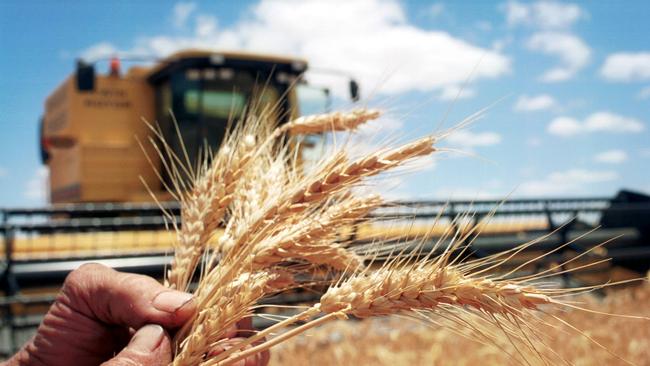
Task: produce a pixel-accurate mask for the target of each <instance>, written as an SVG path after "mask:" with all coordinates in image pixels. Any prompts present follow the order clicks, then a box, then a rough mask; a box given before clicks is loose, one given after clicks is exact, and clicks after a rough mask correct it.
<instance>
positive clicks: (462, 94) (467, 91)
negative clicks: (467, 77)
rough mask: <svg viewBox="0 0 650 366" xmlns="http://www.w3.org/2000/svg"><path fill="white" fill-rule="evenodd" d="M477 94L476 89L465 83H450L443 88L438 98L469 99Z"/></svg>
mask: <svg viewBox="0 0 650 366" xmlns="http://www.w3.org/2000/svg"><path fill="white" fill-rule="evenodd" d="M475 95H476V90H474V89H472V88H470V87H468V86H467V85H465V86H464V87H460V86H458V85H449V86H445V87H443V88H442V91H441V92H440V95H439V96H438V99H440V100H445V101H448V100H456V99H468V98H471V97H473V96H475Z"/></svg>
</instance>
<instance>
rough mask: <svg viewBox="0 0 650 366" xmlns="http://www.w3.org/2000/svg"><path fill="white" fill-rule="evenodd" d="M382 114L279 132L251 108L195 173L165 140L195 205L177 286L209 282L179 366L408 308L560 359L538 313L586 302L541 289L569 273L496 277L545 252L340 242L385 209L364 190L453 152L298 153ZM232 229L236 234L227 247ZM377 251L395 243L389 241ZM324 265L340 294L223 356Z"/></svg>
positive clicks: (524, 351) (228, 360)
mask: <svg viewBox="0 0 650 366" xmlns="http://www.w3.org/2000/svg"><path fill="white" fill-rule="evenodd" d="M379 114H380V113H379V112H378V111H376V110H370V109H357V110H354V111H351V112H348V113H341V112H337V113H331V114H324V115H317V116H309V117H303V118H299V119H296V120H294V121H291V122H289V123H286V124H283V125H281V126H278V127H276V126H273V124H272V123H271V121H272V120H274V118H275V116H276V114H274V113H271V111H269V110H268V109H266V110H262V111H261V112H260V113H258V114H253V113H248V114H246V116H245V117H244V118H243V119H242V120H241V121H238V123H236V124H235V125H234V127H233V128H231V129H230V130H229V134H228V135H227V137H226V138H225V139H224V142H223V143H222V145H221V147H220V148H219V150H218V151H215V152H211V153H206V154H204V157H205V158H204V159H202V160H201V162H200V163H199V164H198V166H195V167H191V166H190V164H189V159H187V158H186V157H182V156H180V157H179V156H175V155H173V153H171V149H170V148H169V147H168V145H167V144H165V143H164V141H163V142H162V144H161V143H158V145H157V146H159V147H158V149H159V152H160V154H161V155H163V156H164V157H166V163H165V165H164V166H165V168H166V169H167V171H168V172H167V173H168V174H169V175H170V176H172V177H174V178H175V179H174V181H175V182H174V186H172V187H169V189H171V190H172V191H173V192H174V194H175V195H176V198H177V199H179V200H180V201H181V203H182V211H181V217H182V225H179V224H177V223H176V222H174V227H175V228H176V230H177V241H176V247H175V252H174V258H173V262H172V265H171V268H170V269H169V271H168V273H167V278H166V283H167V285H168V286H170V287H172V288H176V289H180V290H185V291H189V290H190V282H191V281H192V279H193V278H196V277H198V283H197V286H196V288H195V289H194V290H193V293H194V295H195V300H196V302H197V309H198V311H197V313H196V314H194V316H193V318H192V320H191V321H190V322H188V323H187V324H186V325H185V326H184V327H183V328H182V329H180V331H179V332H178V333H177V334H176V336H175V342H176V354H175V358H174V361H173V364H174V365H178V366H182V365H204V366H207V365H229V364H232V363H234V362H237V361H238V360H241V359H243V358H245V357H247V356H250V355H253V354H255V353H258V352H261V351H263V350H266V349H268V348H269V347H272V346H273V345H275V344H278V343H280V342H283V341H285V340H287V339H289V338H291V337H293V336H295V335H297V334H300V333H303V332H305V331H306V330H308V329H310V328H312V327H315V326H317V325H319V324H322V323H324V322H327V321H329V320H332V319H336V318H346V317H348V316H355V317H361V318H363V317H371V316H381V315H387V314H396V313H400V314H404V315H407V316H409V317H411V318H418V319H420V320H422V321H425V322H427V323H430V324H439V325H442V326H446V327H450V328H451V329H457V330H458V332H459V333H461V334H471V335H472V336H473V337H475V338H476V339H479V340H481V341H483V342H485V343H491V344H495V345H497V346H498V345H499V342H498V340H499V339H503V338H504V336H505V338H506V339H508V341H509V342H511V343H512V344H517V347H516V349H517V350H518V351H517V354H515V355H513V357H515V358H517V357H519V359H520V360H530V358H531V357H538V358H539V359H540V360H543V361H546V360H547V359H548V357H547V356H546V355H547V352H544V353H542V352H539V348H540V347H544V344H545V343H544V339H543V337H542V336H540V335H539V334H538V332H537V331H536V325H535V323H536V322H538V321H539V319H540V318H539V317H538V316H537V313H540V312H546V311H548V309H552V308H557V307H565V306H575V305H572V304H570V303H568V302H564V301H562V298H563V296H565V295H566V294H567V293H570V292H571V291H572V290H564V289H557V288H553V287H551V286H548V284H537V281H539V280H540V279H543V278H545V277H548V276H551V275H554V274H555V272H557V268H560V267H559V266H558V267H556V268H552V269H549V270H548V271H546V272H543V273H540V274H537V275H535V276H527V277H519V278H516V277H513V275H514V274H515V273H516V270H515V271H511V273H501V274H498V275H497V274H496V273H495V271H493V270H494V269H495V268H496V267H498V266H499V265H500V264H503V263H505V262H507V261H508V260H509V259H511V258H512V257H513V256H515V255H516V254H517V253H518V252H519V251H521V250H523V249H524V248H525V247H526V246H530V245H534V243H528V244H526V245H525V246H522V247H519V248H515V249H512V250H510V251H508V252H505V253H501V254H498V255H495V256H492V257H488V258H484V259H482V260H474V261H460V259H461V258H463V252H464V249H463V247H462V246H461V245H460V244H457V243H466V242H468V240H469V239H471V237H472V236H473V235H476V234H477V232H475V231H476V229H474V230H466V231H458V230H457V231H451V230H449V231H448V232H447V233H446V236H445V237H444V238H441V239H440V240H439V241H438V244H437V245H436V247H435V248H434V249H433V250H430V251H428V252H426V253H423V252H422V251H423V250H422V247H419V249H416V250H417V251H418V253H417V254H419V255H417V256H415V255H413V252H410V253H408V254H409V255H406V254H407V253H405V252H404V251H403V250H400V249H399V248H400V247H399V246H392V247H391V249H377V250H369V249H368V248H367V247H366V248H365V249H356V250H355V249H354V248H350V247H348V246H346V243H345V241H342V240H341V239H340V235H339V234H340V230H341V229H342V228H344V227H347V226H350V225H352V224H354V223H355V222H357V221H359V220H362V219H363V218H364V217H365V216H366V215H367V214H368V213H369V212H370V211H372V210H373V209H376V208H378V207H380V206H381V205H382V204H383V201H382V199H381V198H380V197H379V196H376V195H370V196H357V194H356V193H355V192H357V191H355V187H358V186H360V185H362V184H365V182H366V180H367V179H368V178H369V177H372V176H376V175H378V174H380V173H383V172H385V171H387V170H390V169H393V168H396V167H399V166H402V165H404V164H406V163H408V162H410V161H412V160H414V159H417V158H419V157H423V156H427V155H430V154H434V153H436V152H437V151H440V150H439V149H438V148H436V147H435V146H434V145H435V144H436V143H437V142H438V140H439V139H440V138H441V136H443V135H442V134H441V135H439V136H426V137H423V138H420V139H417V140H415V141H412V142H410V143H407V144H404V145H402V146H397V147H392V148H383V149H379V150H377V151H375V152H372V153H370V154H367V155H365V156H362V157H360V158H357V159H352V160H351V159H350V158H348V156H349V154H347V153H346V150H345V147H342V148H340V149H339V150H337V151H335V152H334V153H332V154H328V156H327V157H326V158H324V159H322V160H321V161H320V162H318V163H317V164H316V165H315V166H314V167H312V168H311V169H309V170H307V169H304V168H303V167H302V166H301V163H300V158H299V157H298V155H299V154H297V153H296V151H299V150H300V147H299V145H300V138H299V135H301V134H305V133H309V134H313V133H325V132H328V131H350V132H353V130H354V129H356V128H357V127H358V126H359V125H361V124H363V123H366V122H368V121H371V120H373V119H375V118H377V117H378V116H379ZM188 177H189V178H190V179H187V178H188ZM188 182H189V183H188ZM219 227H224V229H223V233H221V235H220V236H219V237H218V238H215V236H216V233H217V232H218V228H219ZM477 227H479V226H477ZM443 243H451V244H443ZM374 247H375V248H382V247H381V243H375V244H374ZM380 257H382V258H383V259H385V260H384V261H383V262H382V263H383V264H382V265H379V266H377V265H370V264H371V263H372V262H373V260H375V259H377V258H380ZM323 268H327V269H328V271H327V275H326V276H323V277H322V279H321V280H320V281H319V283H320V284H322V283H323V282H327V283H329V285H330V287H329V289H328V290H327V291H326V292H325V293H324V295H323V296H322V297H321V299H320V301H319V302H318V303H316V304H314V305H312V306H308V307H305V308H304V309H303V310H302V311H301V312H300V313H299V314H297V315H295V316H292V317H289V318H287V319H284V320H282V321H279V322H278V323H276V324H275V325H273V326H271V327H270V328H267V329H265V330H264V331H260V332H258V333H256V334H254V335H253V336H251V337H249V338H247V339H246V340H242V341H241V342H239V343H235V344H232V343H231V344H229V347H230V348H229V349H228V350H226V351H224V352H221V353H218V354H215V353H214V352H212V350H214V349H216V348H218V347H219V346H220V345H221V344H222V343H223V342H224V341H225V340H224V336H225V335H226V332H227V331H228V330H229V329H232V327H234V326H235V325H236V324H237V323H238V322H240V321H241V320H242V319H245V318H248V317H251V316H253V314H254V311H255V309H256V308H258V307H259V306H260V305H259V304H260V303H263V299H264V298H265V297H268V296H270V295H273V294H277V293H279V292H282V291H285V290H289V289H293V288H295V287H298V286H304V284H303V283H299V282H298V281H297V280H296V278H297V276H298V275H304V274H306V273H307V274H309V273H314V272H315V271H319V270H322V269H323ZM580 290H585V289H580ZM558 319H560V318H559V317H558ZM646 320H647V319H646ZM296 324H300V325H298V326H296ZM281 331H283V332H281ZM276 334H279V335H276ZM273 335H276V336H275V337H271V336H273ZM265 337H267V338H268V340H265ZM526 362H528V361H526Z"/></svg>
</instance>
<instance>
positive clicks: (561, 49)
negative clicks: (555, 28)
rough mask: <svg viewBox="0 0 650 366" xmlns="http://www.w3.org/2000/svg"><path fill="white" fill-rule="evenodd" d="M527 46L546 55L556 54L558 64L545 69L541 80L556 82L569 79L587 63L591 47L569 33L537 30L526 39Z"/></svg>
mask: <svg viewBox="0 0 650 366" xmlns="http://www.w3.org/2000/svg"><path fill="white" fill-rule="evenodd" d="M527 46H528V48H530V49H531V50H533V51H537V52H541V53H543V54H546V55H550V56H556V57H558V58H559V59H560V64H559V65H558V66H556V67H554V68H552V69H550V70H547V71H546V72H545V73H544V74H543V75H542V76H541V80H542V81H545V82H558V81H565V80H568V79H571V78H572V77H573V76H574V75H575V74H576V73H577V72H578V71H580V70H581V69H582V68H584V67H585V66H586V65H587V63H589V58H590V57H591V49H590V48H589V46H587V44H585V42H584V41H583V40H582V39H580V38H578V37H576V36H575V35H573V34H570V33H562V32H538V33H535V34H533V35H532V36H531V37H530V39H529V40H528V44H527Z"/></svg>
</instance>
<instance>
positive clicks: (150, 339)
mask: <svg viewBox="0 0 650 366" xmlns="http://www.w3.org/2000/svg"><path fill="white" fill-rule="evenodd" d="M171 361H172V348H171V342H170V339H169V335H168V334H167V332H165V330H164V329H163V328H162V327H161V326H160V325H154V324H150V325H145V326H144V327H142V328H140V329H139V330H138V331H137V332H136V333H135V334H134V335H133V338H131V341H130V342H129V344H128V345H127V346H126V347H125V348H124V349H123V350H122V352H120V353H118V354H117V356H115V357H114V358H112V359H110V360H108V361H106V362H104V363H103V364H102V366H167V365H168V364H169V363H170V362H171Z"/></svg>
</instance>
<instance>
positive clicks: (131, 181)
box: [42, 70, 159, 203]
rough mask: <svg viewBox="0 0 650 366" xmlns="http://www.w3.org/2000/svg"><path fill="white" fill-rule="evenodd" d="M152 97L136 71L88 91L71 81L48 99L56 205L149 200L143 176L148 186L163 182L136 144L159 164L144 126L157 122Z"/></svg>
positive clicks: (45, 139) (104, 79) (46, 130)
mask: <svg viewBox="0 0 650 366" xmlns="http://www.w3.org/2000/svg"><path fill="white" fill-rule="evenodd" d="M153 94H154V92H153V90H152V88H151V86H150V85H149V84H148V83H147V82H146V80H145V78H144V75H143V72H142V71H140V70H135V71H131V72H129V74H127V75H126V76H124V77H120V76H97V77H96V79H95V85H94V88H93V90H90V91H80V90H78V89H77V84H76V82H75V78H74V76H72V77H69V78H68V79H67V80H66V81H64V82H63V84H62V85H61V86H60V87H59V88H58V89H57V90H56V91H55V92H54V93H52V95H50V96H49V97H48V98H47V100H46V102H45V116H44V120H43V127H42V143H43V145H44V147H45V149H46V150H47V153H48V155H49V159H48V165H49V167H50V172H51V173H50V185H49V186H50V200H51V202H52V203H61V202H102V201H104V202H106V201H111V202H124V201H127V202H131V201H147V200H150V198H149V195H148V194H147V192H146V188H145V187H144V185H143V184H142V182H141V181H140V178H139V177H140V176H142V177H143V178H144V179H145V180H146V181H147V183H148V184H149V186H150V187H159V183H157V182H158V180H157V178H156V176H155V173H154V171H153V169H152V167H151V165H150V163H149V161H148V160H147V158H146V156H145V154H144V152H143V151H142V149H141V148H140V146H139V144H138V142H137V139H140V140H141V141H142V142H143V145H144V146H146V148H147V150H148V151H147V153H148V155H149V156H150V157H152V158H153V162H154V165H158V162H157V161H158V159H156V153H155V151H153V149H152V148H151V147H150V144H149V142H148V136H149V135H150V131H149V129H148V127H147V125H146V124H145V123H144V122H143V121H142V119H143V118H144V119H146V120H148V121H152V122H153V120H154V118H155V111H154V105H155V103H154V102H153V98H154V95H153Z"/></svg>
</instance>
